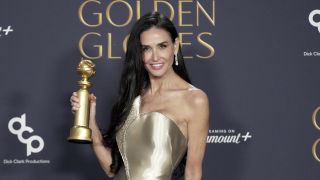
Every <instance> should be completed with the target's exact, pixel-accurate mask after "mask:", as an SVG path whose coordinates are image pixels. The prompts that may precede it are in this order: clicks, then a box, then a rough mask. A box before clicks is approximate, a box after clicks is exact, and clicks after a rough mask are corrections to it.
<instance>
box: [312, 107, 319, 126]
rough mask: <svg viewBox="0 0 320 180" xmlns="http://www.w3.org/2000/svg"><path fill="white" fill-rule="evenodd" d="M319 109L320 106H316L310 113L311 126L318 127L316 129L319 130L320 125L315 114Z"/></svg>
mask: <svg viewBox="0 0 320 180" xmlns="http://www.w3.org/2000/svg"><path fill="white" fill-rule="evenodd" d="M319 111H320V106H319V107H317V108H316V109H315V110H314V111H313V113H312V123H313V126H314V127H315V128H316V129H318V130H320V126H319V125H318V123H317V114H318V113H319Z"/></svg>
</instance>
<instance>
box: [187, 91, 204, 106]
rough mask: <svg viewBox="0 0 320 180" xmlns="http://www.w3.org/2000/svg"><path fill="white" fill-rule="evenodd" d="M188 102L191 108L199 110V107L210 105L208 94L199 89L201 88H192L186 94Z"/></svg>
mask: <svg viewBox="0 0 320 180" xmlns="http://www.w3.org/2000/svg"><path fill="white" fill-rule="evenodd" d="M186 96H187V97H186V100H187V101H188V104H189V105H190V106H191V107H190V108H197V107H199V106H200V107H205V106H208V105H209V101H208V96H207V94H206V93H205V92H204V91H203V90H201V89H199V88H192V89H190V90H189V91H188V92H187V94H186Z"/></svg>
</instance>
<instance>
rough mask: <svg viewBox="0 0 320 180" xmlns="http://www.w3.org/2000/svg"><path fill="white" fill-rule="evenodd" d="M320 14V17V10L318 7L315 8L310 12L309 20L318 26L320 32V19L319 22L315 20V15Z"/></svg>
mask: <svg viewBox="0 0 320 180" xmlns="http://www.w3.org/2000/svg"><path fill="white" fill-rule="evenodd" d="M316 15H318V16H319V17H320V10H319V9H316V10H313V11H312V12H311V13H310V14H309V22H310V24H311V25H312V26H314V27H317V28H318V31H319V33H320V20H319V21H318V22H316V21H315V18H314V17H315V16H316Z"/></svg>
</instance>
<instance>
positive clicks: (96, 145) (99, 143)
mask: <svg viewBox="0 0 320 180" xmlns="http://www.w3.org/2000/svg"><path fill="white" fill-rule="evenodd" d="M90 128H91V130H92V148H93V150H94V152H95V154H96V156H97V159H98V161H99V163H100V165H101V167H102V169H103V170H104V171H105V173H106V174H107V175H108V176H109V177H113V176H114V174H113V173H111V172H110V165H111V163H112V156H111V149H109V148H108V147H106V146H104V144H103V137H102V135H101V132H100V130H99V128H98V126H97V124H96V123H91V124H90Z"/></svg>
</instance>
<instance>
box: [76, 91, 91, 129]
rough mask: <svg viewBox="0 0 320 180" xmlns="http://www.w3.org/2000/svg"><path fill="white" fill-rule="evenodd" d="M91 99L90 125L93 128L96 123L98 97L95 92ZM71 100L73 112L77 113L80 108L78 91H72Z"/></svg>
mask: <svg viewBox="0 0 320 180" xmlns="http://www.w3.org/2000/svg"><path fill="white" fill-rule="evenodd" d="M89 101H90V116H89V117H90V119H89V127H90V128H92V126H93V125H96V124H95V123H96V104H97V97H96V96H95V95H94V94H90V96H89ZM70 102H71V112H72V113H73V114H75V113H76V112H77V111H78V110H79V108H80V103H79V97H78V94H77V92H73V93H72V96H71V98H70Z"/></svg>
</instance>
